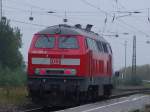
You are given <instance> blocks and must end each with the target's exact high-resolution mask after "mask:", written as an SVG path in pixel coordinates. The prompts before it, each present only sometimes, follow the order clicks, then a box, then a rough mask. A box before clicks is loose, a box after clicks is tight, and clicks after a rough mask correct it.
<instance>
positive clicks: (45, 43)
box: [35, 36, 55, 48]
mask: <svg viewBox="0 0 150 112" xmlns="http://www.w3.org/2000/svg"><path fill="white" fill-rule="evenodd" d="M54 41H55V38H54V37H46V36H42V37H39V38H38V39H37V41H36V43H35V47H36V48H53V47H54Z"/></svg>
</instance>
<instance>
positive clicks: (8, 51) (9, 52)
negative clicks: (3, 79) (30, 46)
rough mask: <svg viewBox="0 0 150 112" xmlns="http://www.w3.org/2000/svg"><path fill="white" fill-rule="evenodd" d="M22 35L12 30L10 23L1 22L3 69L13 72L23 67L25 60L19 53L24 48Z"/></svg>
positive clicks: (18, 31) (0, 39) (0, 51)
mask: <svg viewBox="0 0 150 112" xmlns="http://www.w3.org/2000/svg"><path fill="white" fill-rule="evenodd" d="M21 37H22V35H21V33H20V30H19V29H18V28H12V27H11V26H10V24H9V21H8V20H6V22H2V21H1V22H0V64H1V66H2V67H3V68H6V67H8V68H9V69H11V70H13V69H15V68H18V67H22V65H23V58H22V55H21V53H20V51H19V49H20V48H21V46H22V40H21Z"/></svg>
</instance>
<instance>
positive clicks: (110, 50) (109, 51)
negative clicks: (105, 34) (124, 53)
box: [107, 44, 112, 54]
mask: <svg viewBox="0 0 150 112" xmlns="http://www.w3.org/2000/svg"><path fill="white" fill-rule="evenodd" d="M107 49H108V53H109V54H112V49H111V47H110V45H109V44H107Z"/></svg>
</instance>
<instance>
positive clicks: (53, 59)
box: [50, 58, 60, 65]
mask: <svg viewBox="0 0 150 112" xmlns="http://www.w3.org/2000/svg"><path fill="white" fill-rule="evenodd" d="M50 63H51V64H55V65H56V64H60V59H58V58H52V59H51V60H50Z"/></svg>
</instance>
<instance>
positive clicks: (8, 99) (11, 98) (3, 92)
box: [0, 87, 27, 105]
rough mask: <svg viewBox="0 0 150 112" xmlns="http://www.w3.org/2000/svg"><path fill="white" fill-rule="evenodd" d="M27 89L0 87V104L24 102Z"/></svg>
mask: <svg viewBox="0 0 150 112" xmlns="http://www.w3.org/2000/svg"><path fill="white" fill-rule="evenodd" d="M26 96H27V90H26V88H25V87H17V88H0V105H7V104H12V105H19V104H22V103H24V102H25V100H26Z"/></svg>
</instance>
